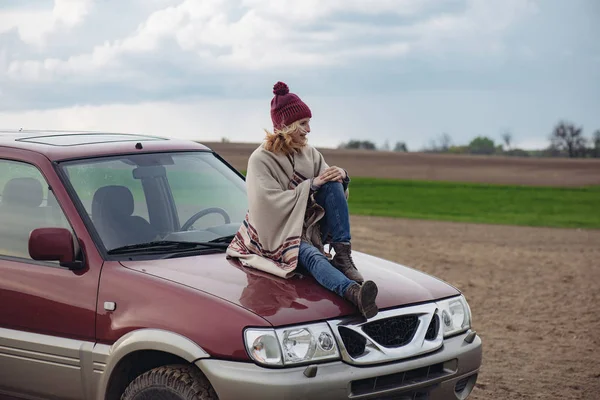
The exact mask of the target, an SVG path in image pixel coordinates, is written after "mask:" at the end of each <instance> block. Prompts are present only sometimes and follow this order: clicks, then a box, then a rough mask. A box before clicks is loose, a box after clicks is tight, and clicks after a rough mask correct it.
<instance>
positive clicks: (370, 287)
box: [344, 281, 379, 319]
mask: <svg viewBox="0 0 600 400" xmlns="http://www.w3.org/2000/svg"><path fill="white" fill-rule="evenodd" d="M377 292H378V289H377V285H376V284H375V282H373V281H366V282H365V283H363V284H362V285H359V284H358V283H355V284H353V285H351V286H350V287H349V288H348V289H347V290H346V293H344V298H345V299H346V300H348V301H350V302H351V303H352V304H354V305H355V306H356V307H358V310H359V311H360V313H361V314H362V315H363V316H364V317H365V318H366V319H369V318H373V317H374V316H376V315H377V313H379V308H377V304H375V299H376V298H377Z"/></svg>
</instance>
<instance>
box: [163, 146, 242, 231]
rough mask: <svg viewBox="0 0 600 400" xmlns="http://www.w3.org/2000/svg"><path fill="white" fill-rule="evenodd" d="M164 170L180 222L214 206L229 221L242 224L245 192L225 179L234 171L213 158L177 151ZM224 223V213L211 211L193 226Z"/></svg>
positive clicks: (200, 226)
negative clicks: (178, 152)
mask: <svg viewBox="0 0 600 400" xmlns="http://www.w3.org/2000/svg"><path fill="white" fill-rule="evenodd" d="M166 170H167V179H168V181H169V186H170V188H171V193H172V194H173V199H174V200H175V207H176V208H177V214H178V216H179V222H180V224H182V225H183V224H184V223H185V222H186V221H188V219H189V218H190V217H192V216H193V215H194V214H196V213H198V212H200V211H202V210H208V209H213V210H214V209H215V208H220V209H222V210H223V211H224V212H225V213H226V214H227V215H228V216H229V219H230V220H231V221H234V222H237V223H241V221H242V220H243V219H244V216H245V215H246V210H247V207H248V205H247V201H246V193H245V192H244V191H243V189H242V188H240V187H238V184H239V183H234V182H232V180H230V179H228V178H227V177H232V178H233V172H232V171H230V170H229V169H228V168H227V167H226V166H225V165H224V164H223V163H221V162H219V161H217V159H216V158H215V157H212V156H210V157H206V156H204V157H199V156H198V155H197V154H188V155H186V154H179V155H177V156H176V157H173V164H172V165H169V166H168V167H167V168H166ZM237 180H238V179H235V181H237ZM223 223H224V216H223V215H222V214H219V213H218V212H212V213H209V214H206V215H205V216H203V217H202V218H199V219H198V220H197V221H196V222H194V223H193V227H194V228H195V229H205V228H209V227H212V226H217V225H221V224H223Z"/></svg>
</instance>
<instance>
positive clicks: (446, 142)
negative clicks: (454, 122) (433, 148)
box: [440, 133, 452, 152]
mask: <svg viewBox="0 0 600 400" xmlns="http://www.w3.org/2000/svg"><path fill="white" fill-rule="evenodd" d="M450 146H452V138H451V137H450V135H448V134H447V133H442V134H441V135H440V149H441V151H443V152H447V151H448V149H449V148H450Z"/></svg>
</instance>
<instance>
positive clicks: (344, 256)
mask: <svg viewBox="0 0 600 400" xmlns="http://www.w3.org/2000/svg"><path fill="white" fill-rule="evenodd" d="M333 249H334V250H335V256H333V260H331V264H333V266H334V267H336V268H337V269H339V270H340V271H341V272H342V273H343V274H344V275H346V276H347V277H348V279H351V280H353V281H356V282H358V283H363V282H364V281H365V279H364V278H363V276H362V275H361V274H360V272H358V269H357V268H356V265H354V261H353V260H352V256H351V255H350V254H351V253H352V245H351V244H350V243H333Z"/></svg>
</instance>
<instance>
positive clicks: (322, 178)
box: [313, 166, 346, 187]
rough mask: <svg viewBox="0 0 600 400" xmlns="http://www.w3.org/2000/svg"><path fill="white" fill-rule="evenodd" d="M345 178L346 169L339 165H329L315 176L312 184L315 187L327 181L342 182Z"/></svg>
mask: <svg viewBox="0 0 600 400" xmlns="http://www.w3.org/2000/svg"><path fill="white" fill-rule="evenodd" d="M344 178H346V171H344V170H343V169H342V168H340V167H336V166H331V167H329V168H327V169H326V170H324V171H323V172H322V173H321V175H319V176H317V177H316V178H315V179H314V181H313V184H314V185H315V186H317V187H321V186H323V185H324V184H325V183H327V182H332V181H337V182H340V183H341V182H342V181H343V180H344Z"/></svg>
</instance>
